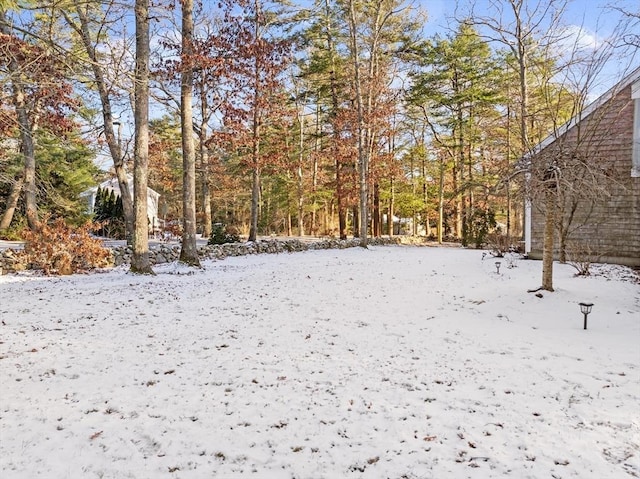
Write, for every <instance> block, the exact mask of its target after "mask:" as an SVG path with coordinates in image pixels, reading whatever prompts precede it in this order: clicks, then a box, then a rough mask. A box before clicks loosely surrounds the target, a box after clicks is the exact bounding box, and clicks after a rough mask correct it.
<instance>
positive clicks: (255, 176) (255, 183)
mask: <svg viewBox="0 0 640 479" xmlns="http://www.w3.org/2000/svg"><path fill="white" fill-rule="evenodd" d="M256 148H257V147H256ZM259 199H260V171H259V170H258V167H257V166H255V167H254V168H253V170H252V171H251V225H250V227H249V241H255V240H256V239H257V237H258V206H259V204H258V203H259Z"/></svg>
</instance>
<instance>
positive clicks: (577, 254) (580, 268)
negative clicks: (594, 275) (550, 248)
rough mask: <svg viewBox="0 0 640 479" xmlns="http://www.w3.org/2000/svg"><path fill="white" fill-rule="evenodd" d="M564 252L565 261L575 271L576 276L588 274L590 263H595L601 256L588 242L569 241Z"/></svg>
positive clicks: (589, 272)
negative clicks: (565, 253) (565, 254)
mask: <svg viewBox="0 0 640 479" xmlns="http://www.w3.org/2000/svg"><path fill="white" fill-rule="evenodd" d="M566 252H567V263H569V264H570V265H571V266H572V267H573V268H574V269H575V270H576V271H577V273H576V276H590V275H591V264H592V263H597V262H598V261H600V259H601V258H602V256H603V254H602V253H598V252H597V251H596V250H595V248H593V246H592V245H591V244H590V243H588V242H585V243H578V242H573V241H572V242H569V244H568V245H567V251H566Z"/></svg>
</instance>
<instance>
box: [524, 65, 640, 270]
mask: <svg viewBox="0 0 640 479" xmlns="http://www.w3.org/2000/svg"><path fill="white" fill-rule="evenodd" d="M584 138H588V139H589V141H587V142H584V146H583V144H582V143H581V139H583V140H584ZM563 152H564V153H565V154H566V152H570V154H571V155H574V156H576V157H578V158H580V160H581V161H584V162H586V163H587V164H589V168H591V169H592V170H591V171H596V169H597V171H599V172H606V175H607V176H606V177H607V182H606V185H605V187H606V190H607V191H606V194H603V195H600V196H599V197H595V198H590V199H583V200H580V201H578V202H577V204H576V207H575V210H573V211H570V212H569V213H571V214H572V215H573V216H572V220H573V224H574V225H577V226H576V227H575V228H574V230H573V231H572V232H571V239H572V240H574V241H576V242H579V243H582V244H588V245H589V247H590V248H592V250H593V252H594V253H595V254H596V256H597V257H598V258H599V261H601V262H607V263H618V264H626V265H630V266H640V68H637V69H636V70H634V71H633V72H632V73H631V74H629V75H628V76H626V77H625V78H623V79H622V80H621V81H620V82H619V83H618V84H616V85H615V86H614V87H613V88H611V89H610V90H609V91H608V92H607V93H605V94H604V95H602V96H601V97H600V98H598V99H597V100H596V101H595V102H593V103H592V104H590V105H589V106H588V107H586V108H585V109H584V110H583V111H582V112H581V113H580V114H579V115H577V116H576V117H574V118H572V119H571V120H570V121H569V122H567V123H566V124H565V125H563V126H562V127H561V128H560V129H559V130H558V132H556V133H555V134H553V135H552V136H549V137H548V138H546V139H545V140H544V141H542V142H541V143H540V144H539V145H538V146H537V147H536V148H535V149H534V153H533V154H532V155H531V156H530V158H529V159H530V165H532V168H535V165H536V162H537V161H538V162H542V161H545V160H547V161H548V159H549V158H553V157H554V155H556V156H558V155H560V154H562V153H563ZM577 188H579V186H577ZM565 214H568V213H567V212H565ZM544 220H545V215H544V212H543V208H541V205H540V203H539V200H535V199H534V200H532V202H531V204H529V205H527V208H526V211H525V249H526V252H527V253H528V254H529V256H530V257H532V258H535V259H539V258H541V257H542V250H543V234H544ZM556 234H557V233H556ZM556 238H557V237H556ZM555 244H556V247H558V244H559V243H558V239H556V241H555Z"/></svg>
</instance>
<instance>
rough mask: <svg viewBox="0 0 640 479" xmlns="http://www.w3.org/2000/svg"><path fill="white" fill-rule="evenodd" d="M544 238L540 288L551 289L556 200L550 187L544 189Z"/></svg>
mask: <svg viewBox="0 0 640 479" xmlns="http://www.w3.org/2000/svg"><path fill="white" fill-rule="evenodd" d="M544 199H545V214H544V239H543V249H542V289H545V290H547V291H553V243H554V234H555V222H556V218H555V217H556V215H555V212H556V202H555V195H554V192H553V191H552V189H547V190H546V191H545V197H544Z"/></svg>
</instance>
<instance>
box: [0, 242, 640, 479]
mask: <svg viewBox="0 0 640 479" xmlns="http://www.w3.org/2000/svg"><path fill="white" fill-rule="evenodd" d="M495 261H496V260H495V259H493V258H489V257H488V258H485V259H484V260H482V252H481V251H468V250H462V249H458V248H428V247H422V248H420V247H402V246H395V247H372V248H370V249H368V250H363V249H360V248H352V249H348V250H323V251H309V252H304V253H296V254H281V255H260V256H248V257H239V258H228V259H226V260H224V261H217V262H206V263H205V266H206V269H205V270H204V271H196V272H192V273H191V272H190V271H189V270H186V269H183V268H180V267H177V266H176V265H166V266H164V267H163V268H159V267H157V268H156V272H157V273H158V275H157V276H156V277H138V276H133V275H130V274H127V273H126V270H123V269H117V270H114V271H111V272H107V273H100V274H92V275H76V276H72V277H65V278H43V277H33V276H3V277H1V278H0V316H1V319H2V324H1V325H0V388H1V389H0V428H1V429H0V477H2V479H18V478H20V479H34V478H38V477H42V478H47V479H58V478H72V479H75V478H82V479H84V478H113V479H116V478H117V479H125V478H139V479H148V478H151V479H156V478H184V479H187V478H192V479H195V478H198V479H199V478H266V479H270V478H286V479H292V478H297V479H303V478H308V479H320V478H327V479H340V478H372V479H378V478H391V479H400V478H406V479H418V478H419V479H427V478H433V479H451V478H453V479H458V478H467V477H469V478H494V477H495V478H502V477H510V478H516V479H521V478H536V479H537V478H556V479H558V478H581V479H586V478H598V479H600V478H601V479H616V478H632V477H640V406H639V405H640V286H639V285H638V284H637V283H634V282H632V281H629V280H628V279H627V280H622V279H620V278H621V276H624V275H625V272H624V269H622V268H619V267H611V266H602V267H599V268H597V269H598V272H599V274H598V275H597V276H595V277H591V278H575V277H573V273H574V270H573V269H572V268H571V267H570V266H566V265H556V267H555V276H554V282H555V286H556V287H557V291H556V292H554V293H547V292H542V297H537V296H536V295H535V294H532V293H527V289H530V288H535V287H537V286H539V284H540V277H541V267H542V264H541V263H540V262H534V261H525V260H514V265H513V266H514V267H508V266H509V264H508V261H507V260H504V259H503V260H502V266H501V268H500V274H497V273H496V267H495V265H494V262H495ZM580 301H591V302H593V303H594V304H595V305H594V308H593V312H592V313H591V315H590V316H589V329H588V330H586V331H584V330H583V329H582V321H583V319H582V314H581V313H580V309H579V307H578V303H579V302H580Z"/></svg>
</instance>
